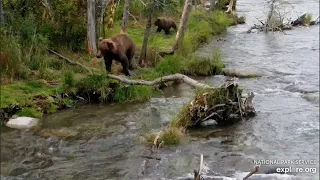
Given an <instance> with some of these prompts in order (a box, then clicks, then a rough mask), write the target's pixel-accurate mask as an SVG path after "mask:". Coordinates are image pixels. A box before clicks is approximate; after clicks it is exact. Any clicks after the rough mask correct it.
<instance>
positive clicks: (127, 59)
mask: <svg viewBox="0 0 320 180" xmlns="http://www.w3.org/2000/svg"><path fill="white" fill-rule="evenodd" d="M135 52H136V47H135V44H134V42H133V41H132V39H131V38H130V37H129V36H128V35H127V34H125V33H120V34H118V35H116V36H115V37H113V38H108V39H103V40H100V42H99V45H98V53H97V58H101V57H104V62H105V66H106V70H107V71H108V72H111V65H112V61H113V60H116V61H118V62H120V63H121V65H122V69H123V73H124V74H125V75H126V76H130V73H129V69H130V70H132V59H133V57H134V55H135Z"/></svg>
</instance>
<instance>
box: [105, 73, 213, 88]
mask: <svg viewBox="0 0 320 180" xmlns="http://www.w3.org/2000/svg"><path fill="white" fill-rule="evenodd" d="M108 76H109V77H110V78H112V79H116V80H119V81H121V82H123V83H125V84H130V85H146V86H155V85H159V84H163V83H166V82H169V81H182V82H184V83H186V84H188V85H190V86H192V87H195V88H213V87H211V86H209V85H206V84H202V83H200V82H198V81H196V80H194V79H191V78H189V77H188V76H185V75H183V74H179V73H176V74H172V75H168V76H163V77H160V78H157V79H155V80H153V81H145V80H131V79H127V78H124V77H120V76H116V75H113V74H108Z"/></svg>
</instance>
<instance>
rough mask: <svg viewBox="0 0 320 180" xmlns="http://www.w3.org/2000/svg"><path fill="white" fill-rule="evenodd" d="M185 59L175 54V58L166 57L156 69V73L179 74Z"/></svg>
mask: <svg viewBox="0 0 320 180" xmlns="http://www.w3.org/2000/svg"><path fill="white" fill-rule="evenodd" d="M183 59H184V57H183V56H182V55H180V54H175V55H173V56H166V57H165V58H164V59H163V60H161V61H160V63H159V64H158V65H157V66H156V67H155V72H157V73H159V74H161V75H168V74H174V73H178V72H179V71H180V68H181V65H182V61H183Z"/></svg>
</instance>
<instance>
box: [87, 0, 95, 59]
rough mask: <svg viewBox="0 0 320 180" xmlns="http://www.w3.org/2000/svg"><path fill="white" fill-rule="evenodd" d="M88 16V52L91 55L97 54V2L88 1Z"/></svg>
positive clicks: (93, 0)
mask: <svg viewBox="0 0 320 180" xmlns="http://www.w3.org/2000/svg"><path fill="white" fill-rule="evenodd" d="M87 16H88V22H87V25H88V52H89V54H92V55H96V54H97V45H96V27H95V25H96V23H95V0H88V1H87Z"/></svg>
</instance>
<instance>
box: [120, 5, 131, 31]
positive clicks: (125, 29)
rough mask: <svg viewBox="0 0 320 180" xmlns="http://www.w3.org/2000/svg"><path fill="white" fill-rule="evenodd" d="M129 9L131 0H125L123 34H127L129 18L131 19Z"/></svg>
mask: <svg viewBox="0 0 320 180" xmlns="http://www.w3.org/2000/svg"><path fill="white" fill-rule="evenodd" d="M129 8H130V0H125V3H124V10H123V17H122V27H121V32H122V33H126V31H127V27H128V18H129Z"/></svg>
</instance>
